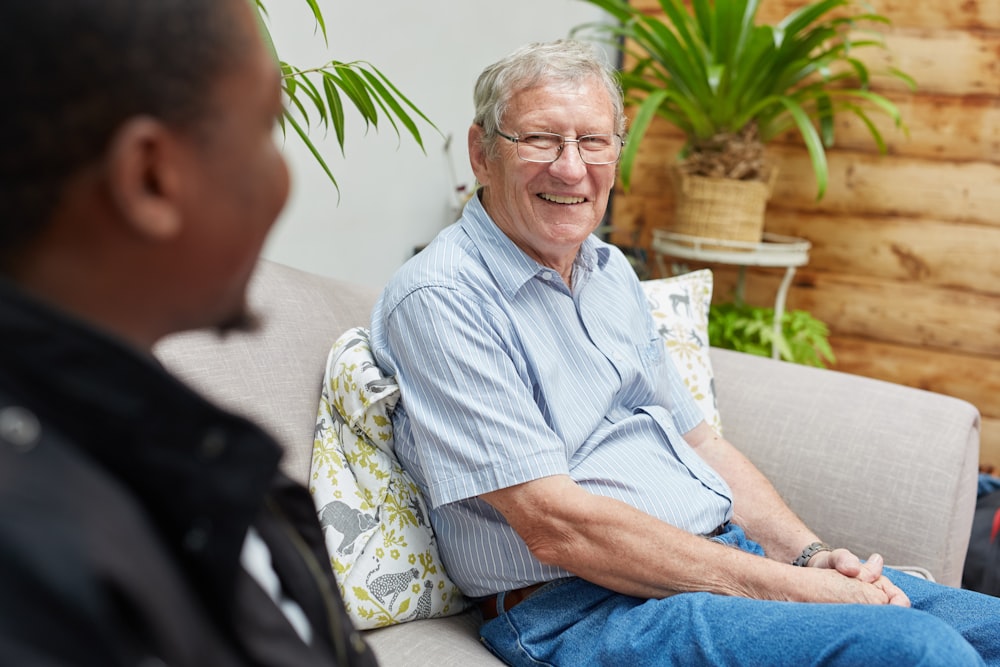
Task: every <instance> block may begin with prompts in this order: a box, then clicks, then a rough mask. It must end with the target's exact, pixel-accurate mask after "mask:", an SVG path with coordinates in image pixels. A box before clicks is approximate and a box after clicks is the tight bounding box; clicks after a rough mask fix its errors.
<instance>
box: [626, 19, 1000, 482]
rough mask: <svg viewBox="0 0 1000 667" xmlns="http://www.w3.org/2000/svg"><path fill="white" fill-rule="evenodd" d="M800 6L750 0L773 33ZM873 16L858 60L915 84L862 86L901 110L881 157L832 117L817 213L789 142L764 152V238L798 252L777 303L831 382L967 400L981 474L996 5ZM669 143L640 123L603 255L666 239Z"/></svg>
mask: <svg viewBox="0 0 1000 667" xmlns="http://www.w3.org/2000/svg"><path fill="white" fill-rule="evenodd" d="M633 4H634V5H635V6H637V7H640V8H641V9H643V10H644V11H648V12H657V11H658V6H659V5H658V2H657V1H656V0H633ZM803 4H804V2H802V1H801V0H763V2H762V5H761V9H760V14H759V18H760V20H763V21H769V22H774V21H777V20H779V19H780V18H781V17H783V16H785V15H787V14H788V13H789V12H790V11H792V10H794V9H796V8H797V7H801V6H802V5H803ZM872 5H873V8H874V9H875V10H876V11H878V12H881V13H883V14H885V15H886V16H888V17H889V18H890V19H891V20H892V22H893V25H892V26H891V27H890V28H889V29H888V30H887V31H886V43H887V45H888V46H889V47H890V54H888V55H887V54H883V53H879V52H877V51H874V50H873V51H869V52H868V53H866V54H864V55H863V59H864V60H865V61H866V62H868V63H869V65H872V66H874V67H878V66H881V65H885V64H890V63H891V64H892V65H894V66H897V67H899V68H901V69H903V70H904V71H906V72H907V73H909V74H910V75H911V76H913V77H914V79H916V81H917V83H918V89H917V91H916V92H910V91H908V90H907V89H906V88H905V87H903V86H901V85H900V84H899V83H898V82H896V81H894V80H890V79H886V78H883V77H878V78H876V79H875V80H874V81H873V88H874V90H876V91H877V92H880V93H882V94H884V95H886V96H887V97H889V99H891V100H892V101H893V102H894V103H895V104H896V105H897V106H898V107H899V108H900V110H901V112H902V114H903V117H904V120H905V122H906V125H907V128H908V134H907V133H906V132H902V131H899V130H897V129H896V128H894V127H893V126H892V124H891V123H890V122H889V121H888V120H887V119H884V118H881V117H879V116H877V115H874V116H872V119H873V120H874V121H875V123H876V126H877V127H878V128H879V129H880V131H881V132H883V134H884V137H885V140H886V143H887V147H888V154H886V155H880V154H879V153H878V151H877V149H876V146H875V145H874V143H873V142H872V141H871V139H870V137H869V136H868V134H867V130H866V129H865V128H864V127H863V125H862V124H861V123H860V122H859V121H857V120H855V119H854V118H853V117H850V116H844V117H842V118H840V119H838V122H837V127H836V143H835V145H834V146H833V147H832V148H830V149H829V151H828V153H827V158H828V162H829V169H830V183H829V188H828V192H827V194H826V196H825V197H824V198H823V199H822V200H817V199H816V185H815V179H814V177H813V174H812V170H811V167H810V164H809V160H808V156H807V154H806V152H805V150H804V147H803V146H802V143H801V140H800V139H799V138H798V137H797V136H796V135H795V134H794V133H789V134H787V135H785V136H782V137H779V138H777V139H776V140H775V141H774V142H772V143H771V144H769V146H768V153H769V155H770V157H771V158H772V159H773V160H774V162H775V163H776V164H777V165H778V168H779V170H780V177H779V179H778V182H777V183H776V186H775V188H774V192H773V193H772V197H771V200H770V203H769V205H768V213H767V223H766V229H767V230H768V231H771V232H776V233H780V234H786V235H791V236H798V237H802V238H806V239H808V240H809V241H810V242H811V243H812V245H813V248H812V251H811V255H810V264H809V265H808V266H807V267H805V268H804V269H801V270H799V272H798V274H797V277H796V281H795V284H794V285H793V287H792V289H791V291H790V294H789V304H788V305H789V307H791V308H803V309H806V310H809V311H810V312H812V313H813V314H814V315H816V316H817V317H819V318H820V319H822V320H824V321H826V322H827V323H828V325H829V326H830V329H831V332H832V335H833V338H832V341H833V346H834V351H835V352H836V353H837V355H838V364H837V366H836V368H837V369H838V370H843V371H846V372H852V373H858V374H861V375H868V376H871V377H878V378H881V379H884V380H888V381H892V382H898V383H901V384H907V385H911V386H915V387H921V388H925V389H929V390H931V391H938V392H941V393H945V394H950V395H953V396H957V397H959V398H963V399H965V400H968V401H969V402H971V403H972V404H973V405H975V406H976V407H977V408H978V409H979V410H980V412H981V413H982V416H983V420H982V450H981V460H982V461H983V462H984V463H992V465H994V466H996V467H997V468H1000V261H998V259H1000V258H998V255H1000V2H998V1H997V0H940V1H939V2H934V3H923V2H910V0H873V2H872ZM682 144H683V137H681V135H680V134H679V133H678V132H677V130H676V129H674V128H672V127H671V126H669V125H668V124H666V123H664V122H660V121H657V122H654V124H653V126H652V127H651V128H650V131H649V133H648V135H647V137H646V138H645V139H644V140H643V143H642V146H641V148H640V151H639V157H638V160H637V164H636V167H635V173H634V176H633V183H632V188H631V190H630V191H629V192H628V193H624V192H621V191H620V190H619V191H616V194H615V198H614V200H613V207H612V211H613V213H612V224H613V225H614V227H615V229H616V232H615V234H614V236H613V240H614V241H615V242H618V243H623V244H628V245H634V244H636V243H640V244H642V245H645V246H646V247H649V244H650V242H651V239H652V230H653V229H655V228H669V226H670V223H671V220H672V215H673V205H674V200H673V193H672V191H671V185H670V180H669V177H668V171H667V164H668V163H669V162H671V161H673V160H674V159H676V155H677V153H678V151H679V150H680V148H681V147H682ZM688 265H689V266H690V268H698V266H696V265H693V264H690V263H689V264H688ZM710 268H712V269H713V270H714V271H715V274H716V283H717V284H716V297H715V298H716V300H722V299H725V298H726V296H727V292H729V291H730V290H731V288H732V286H733V285H734V284H735V281H736V276H737V269H735V268H734V267H728V266H718V265H716V266H710ZM779 279H780V272H776V271H765V270H752V271H750V272H748V282H747V296H748V300H750V301H751V302H755V303H759V304H761V305H771V304H773V300H774V290H775V289H776V288H777V285H778V281H779Z"/></svg>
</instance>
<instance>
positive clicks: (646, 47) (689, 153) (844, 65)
mask: <svg viewBox="0 0 1000 667" xmlns="http://www.w3.org/2000/svg"><path fill="white" fill-rule="evenodd" d="M585 1H586V2H589V3H590V4H593V5H596V6H598V7H600V8H602V9H604V10H605V11H607V12H608V13H609V14H610V15H611V16H612V17H614V18H615V19H617V20H618V22H619V23H617V24H611V23H589V24H586V25H582V26H578V27H577V28H575V29H574V31H573V32H574V34H577V33H581V34H584V35H589V36H592V37H595V38H597V39H600V40H602V41H606V42H610V43H611V44H613V45H614V46H615V47H616V48H618V49H619V50H621V52H622V53H624V54H625V55H626V56H628V60H627V61H626V63H625V66H624V67H623V69H622V72H621V82H622V87H623V89H624V92H625V95H626V99H627V101H628V102H629V103H630V104H634V105H635V106H636V112H635V115H634V118H633V121H632V128H631V131H630V133H629V139H628V142H627V143H626V146H625V149H624V151H623V152H622V160H621V179H622V184H623V186H624V187H625V188H626V189H627V188H628V186H629V183H630V181H631V175H632V169H633V166H634V163H635V158H636V154H637V151H638V148H639V144H640V141H641V139H642V137H643V135H644V134H645V132H646V130H647V128H648V127H649V124H650V122H651V121H652V120H653V118H654V117H655V116H660V117H661V118H664V119H665V120H667V121H668V122H670V123H671V124H673V125H675V126H676V127H677V128H679V129H680V130H681V132H683V133H684V136H685V138H686V142H685V145H684V147H683V148H682V150H681V154H680V156H679V158H680V159H679V161H678V162H677V164H676V165H674V168H673V170H672V171H673V176H674V184H675V186H676V188H675V189H676V191H677V200H678V220H675V223H680V224H681V225H685V224H686V225H688V226H687V227H685V228H683V229H678V228H677V227H676V226H675V231H684V232H686V233H692V234H693V235H695V236H710V237H714V238H723V239H731V240H736V241H760V239H761V235H762V230H763V212H764V206H765V205H766V201H767V197H768V196H769V193H770V181H771V179H773V178H774V173H775V172H774V169H773V167H772V166H771V165H769V164H768V162H767V160H766V159H765V156H764V145H765V144H766V143H767V142H769V141H771V140H772V139H774V138H775V137H777V136H779V135H781V134H783V133H785V132H788V131H789V130H794V131H797V132H798V133H799V134H800V135H801V137H802V139H803V141H804V142H805V146H806V149H807V150H808V152H809V157H810V160H811V162H812V168H813V171H814V172H815V176H816V185H817V198H821V197H822V196H823V195H824V193H825V191H826V186H827V180H828V170H827V163H826V153H825V147H829V146H831V145H832V144H833V140H834V118H835V116H836V115H837V114H838V113H852V114H855V115H856V116H857V117H858V118H860V119H861V121H862V122H863V123H864V125H865V127H867V128H868V130H869V132H870V133H871V136H872V139H873V140H874V141H875V143H876V145H877V146H878V148H879V150H880V151H882V152H885V149H886V148H885V142H884V141H883V139H882V136H881V134H880V132H879V130H878V129H877V128H876V126H875V124H874V123H873V122H872V120H871V118H870V117H869V114H870V113H871V112H877V113H884V114H887V115H888V116H889V117H890V118H891V119H892V120H893V121H894V122H895V124H896V125H897V126H902V119H901V117H900V114H899V110H898V109H897V108H896V106H895V105H894V104H893V103H892V102H890V101H889V100H888V99H886V98H885V97H883V96H881V95H878V94H876V93H873V92H872V91H871V90H869V89H868V84H869V78H870V72H869V69H868V67H867V66H866V65H865V64H864V63H863V62H862V61H861V60H859V59H858V58H857V57H856V54H857V51H858V50H859V49H861V48H863V47H874V48H883V49H884V48H885V44H884V43H883V41H882V39H881V36H880V35H879V34H878V33H877V32H873V31H870V30H860V29H859V25H860V24H888V23H889V20H888V19H887V18H886V17H885V16H882V15H880V14H877V13H874V12H869V11H864V10H863V9H862V8H860V7H859V6H858V5H857V4H856V3H855V2H853V0H819V1H816V2H808V3H804V4H803V6H802V7H800V8H799V9H797V10H795V11H793V12H792V13H791V14H789V15H788V16H786V17H785V18H784V19H782V20H781V21H780V22H778V23H777V24H776V25H773V26H771V25H758V24H757V23H756V16H757V10H758V8H759V6H760V0H717V1H716V0H689V3H688V4H690V9H688V7H687V6H686V3H685V1H684V0H659V4H660V8H661V9H662V12H663V17H662V18H660V17H657V16H652V15H648V14H644V13H643V12H642V11H640V10H638V9H636V8H634V7H631V6H630V5H629V4H628V3H627V2H625V0H585ZM887 72H888V73H889V74H891V75H892V76H895V77H897V78H899V79H901V80H903V81H904V82H906V83H907V85H909V86H911V87H913V81H912V79H910V77H908V76H907V75H906V74H904V73H902V72H900V71H899V70H896V69H894V68H890V69H888V70H887ZM733 184H736V185H735V187H736V188H738V191H737V192H736V193H728V192H726V191H723V192H722V193H720V194H713V192H714V187H715V186H723V187H725V186H733ZM742 188H747V189H748V190H749V191H748V192H744V191H743V189H742ZM685 194H688V195H694V196H695V197H700V200H699V199H696V201H695V202H693V203H687V204H686V203H682V201H681V200H682V199H683V196H684V195H685ZM685 205H687V206H688V208H687V209H685V208H684V207H685ZM741 208H745V209H747V210H746V211H744V213H745V214H747V216H749V218H750V219H751V222H750V223H749V225H748V226H747V228H746V229H742V230H740V229H734V220H733V219H734V218H735V217H736V216H737V215H739V213H740V211H739V209H741ZM712 210H717V211H720V212H721V213H722V216H723V220H722V221H721V222H718V223H716V222H712V221H711V220H709V219H708V218H707V217H706V216H707V215H708V214H710V213H711V211H712ZM702 214H705V215H704V216H703V215H702ZM754 216H755V217H754ZM700 217H706V219H705V220H700V219H699V218H700ZM689 218H690V219H689ZM692 230H693V231H692Z"/></svg>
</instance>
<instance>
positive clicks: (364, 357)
mask: <svg viewBox="0 0 1000 667" xmlns="http://www.w3.org/2000/svg"><path fill="white" fill-rule="evenodd" d="M398 396H399V387H398V386H397V385H396V383H395V382H394V381H393V379H392V378H391V377H385V376H384V375H383V374H382V372H381V370H380V369H379V367H378V366H377V365H376V364H375V360H374V358H373V357H372V353H371V348H370V347H369V343H368V332H367V330H365V329H362V328H354V329H349V330H348V331H346V332H345V333H344V334H343V335H342V336H341V337H340V338H338V339H337V341H336V342H335V343H334V345H333V348H332V349H331V350H330V354H329V357H328V359H327V365H326V371H325V375H324V381H323V389H322V393H321V397H320V405H319V411H318V414H317V417H316V433H315V440H314V443H313V457H312V467H311V474H310V492H311V493H312V494H313V501H314V502H315V504H316V507H317V510H318V512H319V519H320V523H321V524H322V525H323V533H324V539H325V540H326V546H327V551H328V552H329V553H330V556H331V558H330V564H331V566H332V567H333V570H334V573H335V575H336V577H337V582H338V584H339V585H340V592H341V595H342V597H343V598H344V603H345V605H346V607H347V611H348V613H349V614H350V616H351V618H352V620H353V621H354V624H355V626H357V627H358V628H361V629H369V628H376V627H383V626H386V625H392V624H396V623H403V622H405V621H412V620H418V619H425V618H433V617H437V616H448V615H451V614H455V613H458V612H460V611H462V610H463V609H465V607H466V604H467V603H466V601H465V598H464V597H463V596H462V594H461V592H460V591H459V589H458V587H457V586H456V585H455V584H454V583H453V582H452V581H451V579H449V578H448V576H447V574H446V573H445V571H444V568H443V567H442V566H441V558H440V556H439V554H438V549H437V541H436V539H435V536H434V533H433V531H432V530H431V527H430V523H429V521H428V518H427V517H428V515H427V507H426V505H425V504H424V500H423V498H422V496H421V495H420V491H419V490H418V489H417V486H416V484H415V483H414V482H413V479H412V478H411V477H410V475H409V474H408V473H407V472H406V471H405V470H403V468H402V467H401V466H400V464H399V461H398V459H397V458H396V455H395V451H394V450H393V437H392V421H391V412H392V409H393V407H394V406H395V405H396V400H397V399H398Z"/></svg>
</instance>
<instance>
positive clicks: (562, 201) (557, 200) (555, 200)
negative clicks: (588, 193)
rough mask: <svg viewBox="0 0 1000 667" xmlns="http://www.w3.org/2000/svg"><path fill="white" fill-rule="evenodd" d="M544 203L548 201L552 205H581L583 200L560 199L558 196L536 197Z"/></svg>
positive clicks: (576, 198)
mask: <svg viewBox="0 0 1000 667" xmlns="http://www.w3.org/2000/svg"><path fill="white" fill-rule="evenodd" d="M538 196H539V197H541V198H542V199H544V200H545V201H550V202H552V203H553V204H582V203H583V202H584V201H585V200H584V198H583V197H560V196H559V195H549V194H545V193H542V194H540V195H538Z"/></svg>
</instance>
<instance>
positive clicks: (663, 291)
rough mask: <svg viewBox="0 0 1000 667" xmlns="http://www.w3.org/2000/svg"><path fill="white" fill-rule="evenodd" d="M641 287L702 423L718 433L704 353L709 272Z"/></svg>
mask: <svg viewBox="0 0 1000 667" xmlns="http://www.w3.org/2000/svg"><path fill="white" fill-rule="evenodd" d="M642 288H643V290H644V291H645V292H646V298H647V299H648V300H649V309H650V311H651V312H652V314H653V321H654V322H655V323H656V328H657V330H658V331H659V332H660V336H661V337H662V338H663V343H664V345H666V347H667V352H669V354H670V358H671V359H672V360H673V362H674V366H676V367H677V371H678V372H679V373H680V375H681V377H682V378H684V384H685V385H687V388H688V390H689V391H690V392H691V395H692V396H694V400H695V402H696V403H698V406H699V407H700V408H701V409H702V412H704V413H705V421H707V422H708V424H709V425H710V426H712V427H713V428H715V430H716V431H718V432H719V433H722V419H721V417H720V416H719V406H718V405H717V403H716V400H715V376H714V374H713V372H712V360H711V358H710V357H709V354H708V351H709V345H708V307H709V305H711V303H712V271H711V270H710V269H701V270H699V271H692V272H691V273H685V274H682V275H679V276H674V277H672V278H661V279H658V280H646V281H643V283H642Z"/></svg>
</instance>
